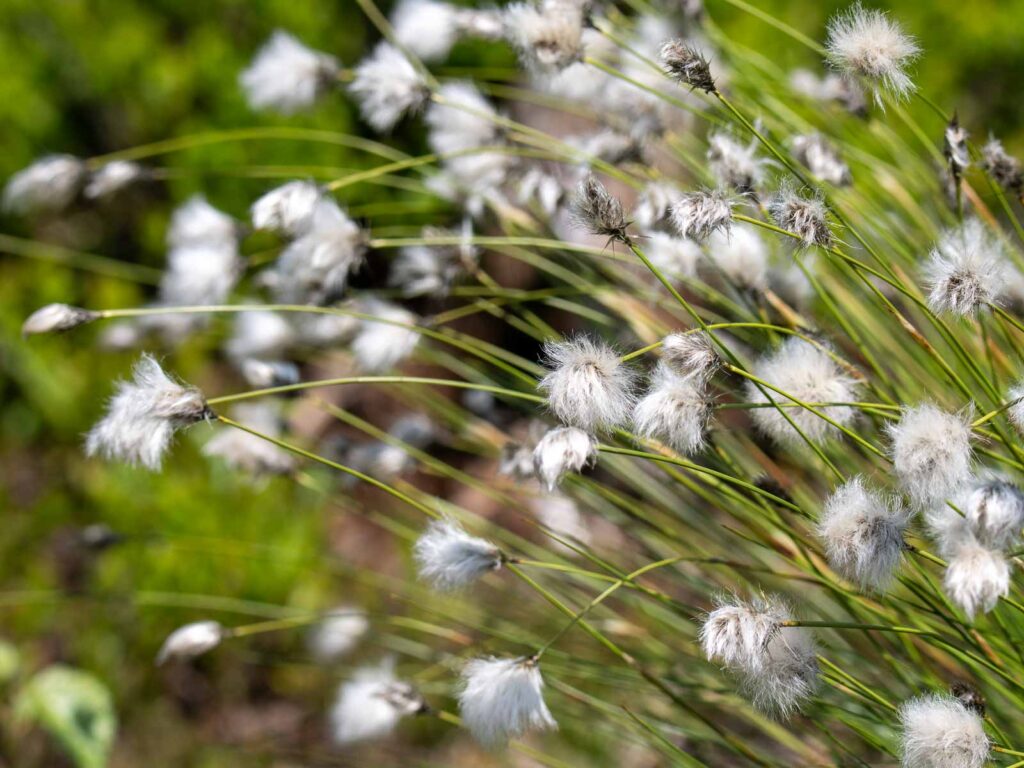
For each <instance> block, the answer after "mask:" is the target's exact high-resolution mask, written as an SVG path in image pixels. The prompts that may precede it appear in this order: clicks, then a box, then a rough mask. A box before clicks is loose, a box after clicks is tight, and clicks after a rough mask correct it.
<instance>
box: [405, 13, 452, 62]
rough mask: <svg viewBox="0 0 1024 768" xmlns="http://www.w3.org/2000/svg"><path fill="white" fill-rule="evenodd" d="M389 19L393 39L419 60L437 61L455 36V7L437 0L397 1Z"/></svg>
mask: <svg viewBox="0 0 1024 768" xmlns="http://www.w3.org/2000/svg"><path fill="white" fill-rule="evenodd" d="M390 21H391V26H392V27H393V28H394V31H395V39H396V40H398V42H399V43H401V44H402V45H403V46H405V48H407V49H408V50H409V51H411V52H412V53H413V55H415V56H418V57H419V58H420V59H421V60H422V61H428V62H433V61H441V60H442V59H444V58H445V57H447V56H448V52H449V51H451V49H452V46H453V45H454V44H455V42H456V41H457V40H458V38H459V32H460V29H459V9H457V8H456V7H455V6H453V5H450V4H449V3H444V2H439V0H400V2H399V3H398V4H397V5H395V8H394V10H393V11H392V12H391V19H390Z"/></svg>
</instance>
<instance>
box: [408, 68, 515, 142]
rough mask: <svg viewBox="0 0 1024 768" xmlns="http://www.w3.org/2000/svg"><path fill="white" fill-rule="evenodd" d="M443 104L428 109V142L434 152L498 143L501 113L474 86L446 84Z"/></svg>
mask: <svg viewBox="0 0 1024 768" xmlns="http://www.w3.org/2000/svg"><path fill="white" fill-rule="evenodd" d="M438 97H439V103H433V104H431V105H430V107H429V108H428V109H427V114H426V118H425V119H426V123H427V127H428V128H429V132H428V134H427V140H428V141H429V143H430V148H431V149H432V150H433V151H434V152H438V153H441V154H448V153H451V152H460V151H463V150H467V149H473V148H475V147H482V146H484V145H485V144H492V143H494V142H495V141H497V139H498V134H499V128H498V125H497V116H498V113H497V112H495V111H494V107H492V106H491V104H490V102H488V101H487V99H485V98H484V97H483V96H482V95H481V94H480V91H478V90H477V89H476V86H474V85H473V84H472V83H468V82H455V83H446V84H445V85H443V86H441V88H440V90H439V91H438Z"/></svg>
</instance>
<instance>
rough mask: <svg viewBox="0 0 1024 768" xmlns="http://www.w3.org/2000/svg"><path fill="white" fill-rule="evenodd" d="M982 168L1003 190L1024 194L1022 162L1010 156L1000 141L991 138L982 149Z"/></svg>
mask: <svg viewBox="0 0 1024 768" xmlns="http://www.w3.org/2000/svg"><path fill="white" fill-rule="evenodd" d="M981 157H982V166H983V167H984V168H985V170H986V171H988V172H989V173H990V174H992V178H993V179H995V180H996V183H997V184H999V186H1001V187H1002V188H1003V189H1005V190H1007V191H1008V192H1013V193H1014V194H1015V195H1018V196H1019V195H1020V194H1021V192H1024V171H1022V170H1021V165H1020V160H1018V159H1017V158H1016V157H1014V156H1013V155H1011V154H1009V153H1008V152H1007V151H1006V149H1005V148H1004V147H1003V143H1002V142H1001V141H999V139H996V138H991V139H989V140H988V142H987V143H986V144H985V146H984V147H982V148H981Z"/></svg>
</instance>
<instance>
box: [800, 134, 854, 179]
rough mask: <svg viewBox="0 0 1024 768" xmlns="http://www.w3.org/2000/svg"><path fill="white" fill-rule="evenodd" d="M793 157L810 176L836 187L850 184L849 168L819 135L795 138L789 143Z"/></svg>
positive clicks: (834, 149) (831, 146)
mask: <svg viewBox="0 0 1024 768" xmlns="http://www.w3.org/2000/svg"><path fill="white" fill-rule="evenodd" d="M791 145H792V147H793V157H794V158H796V160H797V161H798V162H799V163H801V164H802V165H805V166H807V169H808V170H809V171H810V172H811V175H812V176H814V177H815V178H816V179H819V180H821V181H826V182H828V183H829V184H832V185H833V186H836V187H845V186H847V185H848V184H850V182H851V180H852V179H851V176H850V168H849V166H848V165H847V164H846V163H845V162H843V159H842V158H841V157H840V156H839V151H838V150H837V149H836V148H835V147H834V146H833V145H832V144H831V143H830V142H829V140H828V139H826V138H825V137H824V136H823V135H822V134H820V133H806V134H802V135H800V136H795V137H794V138H793V140H792V142H791Z"/></svg>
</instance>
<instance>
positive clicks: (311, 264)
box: [270, 197, 366, 304]
mask: <svg viewBox="0 0 1024 768" xmlns="http://www.w3.org/2000/svg"><path fill="white" fill-rule="evenodd" d="M365 251H366V235H365V233H364V232H363V230H362V229H360V228H359V225H358V224H356V223H355V222H354V221H352V219H350V218H349V217H348V215H347V214H346V213H345V211H343V210H342V209H341V207H340V206H339V205H338V204H337V203H335V202H334V201H333V200H331V199H330V198H326V197H325V198H321V199H320V200H319V201H318V202H317V203H316V205H315V206H314V208H313V213H312V216H311V218H310V221H309V226H308V229H307V230H306V231H305V233H304V234H303V235H302V236H301V237H298V238H296V239H295V240H293V241H292V242H291V243H289V244H288V247H287V248H285V249H284V251H283V252H282V253H281V255H280V257H278V260H277V262H276V264H275V265H274V269H273V277H272V278H271V279H270V288H271V291H272V293H273V294H274V296H275V298H276V299H277V300H278V301H280V302H281V303H284V304H326V303H329V302H330V301H333V300H334V299H336V298H337V297H339V296H340V295H341V293H342V292H343V291H344V290H345V286H346V285H347V284H348V278H349V275H350V274H351V273H352V272H354V271H356V270H357V269H358V268H359V267H360V266H361V265H362V263H363V255H364V253H365Z"/></svg>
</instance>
